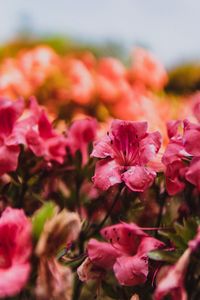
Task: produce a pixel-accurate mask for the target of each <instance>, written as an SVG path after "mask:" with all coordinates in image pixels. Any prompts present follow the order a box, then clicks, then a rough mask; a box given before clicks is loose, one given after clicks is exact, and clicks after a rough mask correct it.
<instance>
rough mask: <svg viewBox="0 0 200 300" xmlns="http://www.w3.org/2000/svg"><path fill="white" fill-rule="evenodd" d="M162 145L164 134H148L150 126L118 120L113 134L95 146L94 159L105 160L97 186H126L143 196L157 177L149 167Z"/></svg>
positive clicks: (100, 163) (100, 164) (98, 166)
mask: <svg viewBox="0 0 200 300" xmlns="http://www.w3.org/2000/svg"><path fill="white" fill-rule="evenodd" d="M160 145H161V135H160V133H159V132H153V133H147V123H146V122H131V121H122V120H114V121H113V122H112V124H111V129H110V131H109V133H108V134H107V135H106V136H105V137H103V138H102V139H100V140H99V141H97V142H95V143H94V149H93V152H92V154H91V156H92V157H97V158H100V159H101V160H100V161H98V162H97V164H96V170H95V175H94V177H93V180H94V183H95V186H97V187H98V188H100V189H102V190H107V189H108V188H109V187H110V186H113V185H115V184H117V183H121V182H124V183H125V185H126V186H127V187H128V188H129V189H131V190H132V191H136V192H143V191H144V190H146V189H147V188H148V187H150V186H151V184H152V183H153V181H154V178H155V176H156V172H155V171H154V170H152V169H150V168H147V167H146V166H145V165H146V164H147V163H148V162H149V161H150V160H152V159H153V158H154V157H155V155H156V153H157V152H158V150H159V148H160Z"/></svg>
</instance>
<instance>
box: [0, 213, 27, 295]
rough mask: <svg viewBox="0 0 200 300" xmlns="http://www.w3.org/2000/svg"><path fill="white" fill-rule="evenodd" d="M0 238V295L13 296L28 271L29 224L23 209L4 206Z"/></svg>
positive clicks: (22, 285) (0, 219)
mask: <svg viewBox="0 0 200 300" xmlns="http://www.w3.org/2000/svg"><path fill="white" fill-rule="evenodd" d="M0 240H1V245H0V275H1V280H0V297H7V296H13V295H16V294H17V293H19V292H20V291H21V289H22V288H23V287H24V286H25V284H26V282H27V280H28V277H29V273H30V262H29V257H30V254H31V250H32V245H31V224H30V222H29V220H28V219H27V218H26V216H25V214H24V212H23V210H20V209H12V208H6V210H5V211H4V212H3V214H2V216H1V218H0Z"/></svg>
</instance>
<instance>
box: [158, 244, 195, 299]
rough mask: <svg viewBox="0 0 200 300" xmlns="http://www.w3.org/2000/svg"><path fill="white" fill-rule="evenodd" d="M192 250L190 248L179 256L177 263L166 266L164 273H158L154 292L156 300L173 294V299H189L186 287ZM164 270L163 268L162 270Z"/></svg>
mask: <svg viewBox="0 0 200 300" xmlns="http://www.w3.org/2000/svg"><path fill="white" fill-rule="evenodd" d="M190 253H191V250H190V249H189V248H188V249H187V250H186V251H185V252H184V253H183V255H182V256H181V257H180V258H179V260H178V261H177V263H176V264H175V265H174V266H172V267H168V268H167V270H166V267H164V268H165V269H164V272H163V274H161V275H160V277H161V278H160V279H159V274H158V283H157V288H156V291H155V294H154V299H155V300H162V299H165V296H167V295H169V294H170V295H171V297H172V298H171V299H172V300H187V299H188V297H187V293H186V291H185V287H184V281H185V275H186V272H187V267H188V263H189V257H190ZM160 272H162V269H161V271H160Z"/></svg>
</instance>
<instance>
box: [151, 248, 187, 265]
mask: <svg viewBox="0 0 200 300" xmlns="http://www.w3.org/2000/svg"><path fill="white" fill-rule="evenodd" d="M182 254H183V251H178V250H174V251H166V250H154V251H150V252H149V253H148V257H149V258H150V259H153V260H156V261H165V262H167V263H171V264H173V263H175V262H176V261H177V260H178V259H179V257H180V256H181V255H182Z"/></svg>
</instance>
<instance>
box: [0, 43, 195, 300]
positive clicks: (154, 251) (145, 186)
mask: <svg viewBox="0 0 200 300" xmlns="http://www.w3.org/2000/svg"><path fill="white" fill-rule="evenodd" d="M9 74H10V75H12V76H10V75H9ZM61 74H62V75H63V74H64V76H65V80H63V81H62V83H60V82H59V83H58V84H56V80H55V77H56V78H58V77H59V76H61ZM8 75H9V76H8ZM9 78H10V80H8V79H9ZM59 78H60V77H59ZM48 80H49V81H48ZM22 82H24V85H22ZM166 82H167V73H166V71H165V70H164V68H163V66H162V65H161V64H160V63H159V62H157V60H156V58H155V57H154V56H152V55H151V54H149V53H148V52H147V51H144V50H142V49H137V51H136V52H135V54H134V58H133V63H132V66H131V67H130V68H126V67H125V66H124V65H123V64H122V63H121V62H120V61H119V60H117V59H114V58H111V57H109V58H101V59H99V60H98V59H96V58H94V56H93V55H89V54H88V55H86V54H85V55H82V56H79V57H78V56H69V57H60V56H59V55H57V54H56V53H54V51H53V50H52V49H50V48H48V47H41V48H40V47H38V48H36V49H34V50H28V51H27V52H26V51H25V52H24V53H21V54H20V55H19V54H18V55H17V56H16V57H15V58H12V59H11V61H10V62H9V63H8V61H3V62H2V65H1V66H0V96H1V98H0V237H1V239H0V273H1V277H0V298H4V299H5V298H6V297H9V299H39V300H40V299H41V300H44V299H53V300H61V299H62V300H63V299H64V300H79V299H80V300H84V299H94V297H95V298H96V299H105V300H106V299H120V300H126V299H128V300H129V299H141V300H148V299H155V300H161V299H168V298H169V299H173V300H179V299H180V300H186V299H194V300H197V299H199V297H200V287H199V268H200V264H199V255H200V248H199V246H200V237H199V235H200V234H199V232H200V229H199V228H200V218H199V213H200V205H199V193H200V143H199V141H200V139H199V138H200V124H199V119H200V118H199V98H198V94H197V95H195V96H193V97H192V96H191V97H190V99H189V100H188V103H189V104H188V111H189V112H190V113H189V114H188V116H187V115H185V113H183V110H182V111H181V113H180V115H179V117H178V120H173V121H172V120H171V115H172V114H171V113H169V110H170V105H169V103H167V102H166V103H165V102H164V101H163V98H162V97H161V96H159V94H158V91H160V90H162V88H163V86H164V84H165V83H166ZM45 84H46V85H45ZM47 85H48V88H49V89H46V88H47ZM44 91H45V92H46V95H47V96H48V97H49V98H48V97H47V96H44V95H45V93H44ZM32 92H34V94H36V95H40V96H41V98H38V99H39V101H40V103H43V104H45V105H44V106H42V105H40V104H39V103H38V101H37V100H36V98H34V97H30V99H29V100H27V99H25V100H23V99H22V98H20V100H16V99H15V98H16V96H19V95H17V94H20V95H21V96H24V97H25V98H26V97H27V96H30V94H31V93H32ZM54 97H55V98H54ZM160 98H162V99H160ZM193 98H194V99H193ZM11 99H12V100H11ZM159 101H160V102H159ZM162 101H163V102H162ZM52 103H53V104H52ZM168 109H169V110H168ZM155 112H157V116H155V115H154V114H155ZM113 116H115V117H117V119H113ZM120 116H125V117H124V119H123V120H121V119H119V118H120ZM186 117H187V118H186ZM181 118H182V119H183V121H182V120H181ZM147 121H148V122H147ZM166 121H168V123H167V125H165V122H166ZM166 297H168V298H166Z"/></svg>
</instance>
